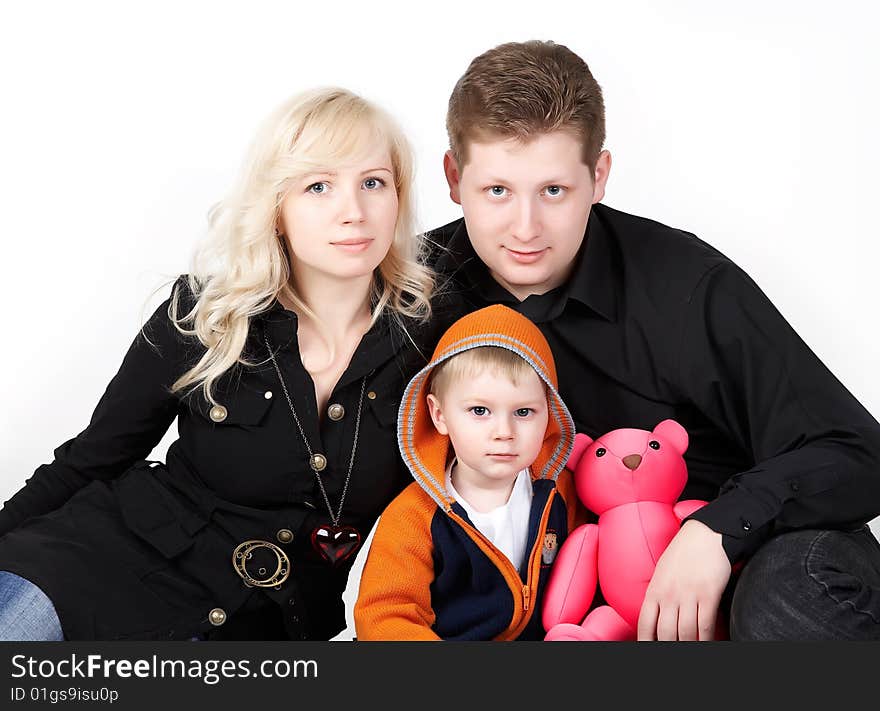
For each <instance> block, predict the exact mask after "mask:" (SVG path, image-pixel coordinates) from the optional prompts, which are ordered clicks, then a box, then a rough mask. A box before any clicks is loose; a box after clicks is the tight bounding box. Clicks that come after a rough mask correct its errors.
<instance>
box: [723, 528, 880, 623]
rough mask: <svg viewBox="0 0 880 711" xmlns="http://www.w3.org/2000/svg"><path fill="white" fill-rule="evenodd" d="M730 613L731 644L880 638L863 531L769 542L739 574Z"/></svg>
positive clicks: (878, 554) (879, 557) (877, 599)
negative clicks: (733, 642) (738, 641)
mask: <svg viewBox="0 0 880 711" xmlns="http://www.w3.org/2000/svg"><path fill="white" fill-rule="evenodd" d="M730 614H731V619H730V637H731V639H734V640H880V544H878V542H877V539H876V538H875V537H874V535H873V534H872V533H871V530H870V529H869V528H868V527H867V526H865V527H863V528H860V529H857V530H855V531H825V530H823V531H817V530H804V531H795V532H792V533H784V534H781V535H779V536H777V537H775V538H772V539H771V540H769V541H768V542H767V543H765V544H764V545H763V546H762V547H761V548H760V549H759V550H758V551H757V552H756V553H755V555H754V556H753V557H752V558H751V559H750V560H749V561H748V563H747V564H746V565H745V567H744V568H743V571H742V575H741V576H740V579H739V581H738V582H737V584H736V587H735V589H734V593H733V602H732V607H731V613H730Z"/></svg>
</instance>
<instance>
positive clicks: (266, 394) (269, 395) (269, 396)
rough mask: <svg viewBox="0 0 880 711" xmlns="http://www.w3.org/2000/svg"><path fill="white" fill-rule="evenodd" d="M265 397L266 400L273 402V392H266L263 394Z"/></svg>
mask: <svg viewBox="0 0 880 711" xmlns="http://www.w3.org/2000/svg"><path fill="white" fill-rule="evenodd" d="M263 397H264V398H266V399H267V400H271V399H272V391H271V390H267V391H266V392H264V393H263Z"/></svg>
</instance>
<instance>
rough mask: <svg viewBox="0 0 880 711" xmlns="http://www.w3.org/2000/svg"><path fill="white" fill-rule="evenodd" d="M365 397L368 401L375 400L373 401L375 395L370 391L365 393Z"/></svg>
mask: <svg viewBox="0 0 880 711" xmlns="http://www.w3.org/2000/svg"><path fill="white" fill-rule="evenodd" d="M367 397H368V398H370V400H375V399H376V393H375V392H373V391H372V390H370V392H368V393H367Z"/></svg>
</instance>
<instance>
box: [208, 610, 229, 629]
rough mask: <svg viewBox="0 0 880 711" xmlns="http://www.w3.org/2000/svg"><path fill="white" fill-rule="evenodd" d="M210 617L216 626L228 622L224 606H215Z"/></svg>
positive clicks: (209, 614)
mask: <svg viewBox="0 0 880 711" xmlns="http://www.w3.org/2000/svg"><path fill="white" fill-rule="evenodd" d="M208 619H209V620H210V622H211V624H212V625H214V627H219V626H220V625H222V624H223V623H224V622H226V611H225V610H223V609H222V608H219V607H215V608H214V609H213V610H211V612H209V613H208Z"/></svg>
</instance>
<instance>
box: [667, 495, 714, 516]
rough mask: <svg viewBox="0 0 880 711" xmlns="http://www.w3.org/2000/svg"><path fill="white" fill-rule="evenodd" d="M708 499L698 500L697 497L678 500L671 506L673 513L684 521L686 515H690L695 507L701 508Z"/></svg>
mask: <svg viewBox="0 0 880 711" xmlns="http://www.w3.org/2000/svg"><path fill="white" fill-rule="evenodd" d="M707 503H709V502H708V501H700V500H699V499H685V500H684V501H679V502H678V503H677V504H675V506H673V507H672V511H673V512H674V513H675V516H676V518H678V520H679V521H684V519H686V518H687V517H688V516H690V515H691V514H692V513H693V512H694V511H696V510H697V509H701V508H703V507H704V506H705V505H706V504H707Z"/></svg>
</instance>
